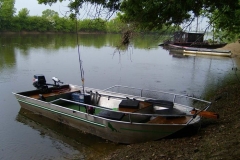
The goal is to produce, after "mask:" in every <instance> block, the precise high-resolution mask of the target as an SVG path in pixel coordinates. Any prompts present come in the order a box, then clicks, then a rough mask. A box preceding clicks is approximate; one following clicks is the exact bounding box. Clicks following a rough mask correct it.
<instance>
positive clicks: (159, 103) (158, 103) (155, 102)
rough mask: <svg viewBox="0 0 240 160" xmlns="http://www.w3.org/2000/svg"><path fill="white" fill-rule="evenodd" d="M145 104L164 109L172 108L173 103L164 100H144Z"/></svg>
mask: <svg viewBox="0 0 240 160" xmlns="http://www.w3.org/2000/svg"><path fill="white" fill-rule="evenodd" d="M145 102H148V103H151V104H153V105H154V106H155V105H156V106H161V107H165V108H169V109H171V108H173V106H174V103H173V102H171V101H166V100H154V99H148V100H145Z"/></svg>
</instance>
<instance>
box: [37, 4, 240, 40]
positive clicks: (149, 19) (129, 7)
mask: <svg viewBox="0 0 240 160" xmlns="http://www.w3.org/2000/svg"><path fill="white" fill-rule="evenodd" d="M38 1H39V3H44V4H52V3H54V2H57V1H60V2H61V1H62V0H38ZM84 3H88V4H91V5H98V6H101V7H102V8H103V9H106V8H107V9H109V11H110V12H117V11H120V12H121V19H122V20H124V22H127V23H130V24H134V25H136V26H138V27H140V28H143V29H153V28H154V29H161V28H162V27H163V26H164V25H166V26H171V25H179V24H181V23H184V22H185V23H186V22H189V23H191V22H192V21H193V19H194V18H195V17H198V16H200V15H208V16H209V18H210V21H209V24H211V25H213V24H214V26H215V28H216V30H217V31H221V32H222V33H226V37H227V36H231V35H234V34H238V35H239V30H240V29H239V28H240V27H239V24H240V18H239V14H240V1H239V0H230V1H226V0H211V1H210V0H75V1H70V2H69V7H70V11H76V12H77V13H78V12H79V9H80V8H82V7H83V5H84Z"/></svg>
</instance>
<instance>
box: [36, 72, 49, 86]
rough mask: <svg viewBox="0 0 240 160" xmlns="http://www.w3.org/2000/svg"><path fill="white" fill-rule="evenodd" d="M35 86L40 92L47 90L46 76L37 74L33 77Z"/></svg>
mask: <svg viewBox="0 0 240 160" xmlns="http://www.w3.org/2000/svg"><path fill="white" fill-rule="evenodd" d="M33 86H34V87H36V88H37V89H40V90H42V89H47V88H48V86H47V84H46V79H45V76H44V75H42V74H35V75H34V76H33Z"/></svg>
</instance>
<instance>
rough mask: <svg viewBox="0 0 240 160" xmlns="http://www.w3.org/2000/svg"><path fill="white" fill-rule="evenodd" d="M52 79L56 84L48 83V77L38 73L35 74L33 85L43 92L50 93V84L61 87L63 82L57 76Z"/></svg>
mask: <svg viewBox="0 0 240 160" xmlns="http://www.w3.org/2000/svg"><path fill="white" fill-rule="evenodd" d="M52 80H53V82H54V84H48V83H46V79H45V76H44V75H42V74H36V75H34V78H33V86H34V87H36V88H37V89H38V90H40V92H41V93H48V92H50V90H49V89H48V86H53V87H57V88H59V87H60V85H59V84H60V83H61V84H62V83H63V82H61V81H60V80H59V79H58V78H56V77H52Z"/></svg>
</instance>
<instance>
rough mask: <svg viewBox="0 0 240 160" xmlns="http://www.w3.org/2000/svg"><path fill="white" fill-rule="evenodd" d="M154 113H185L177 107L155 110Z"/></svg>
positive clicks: (178, 114) (177, 115) (178, 115)
mask: <svg viewBox="0 0 240 160" xmlns="http://www.w3.org/2000/svg"><path fill="white" fill-rule="evenodd" d="M155 113H156V114H163V115H173V117H181V116H185V115H186V113H185V112H182V111H180V110H179V109H176V108H170V109H161V110H155ZM163 117H164V116H163ZM166 117H167V116H166Z"/></svg>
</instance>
